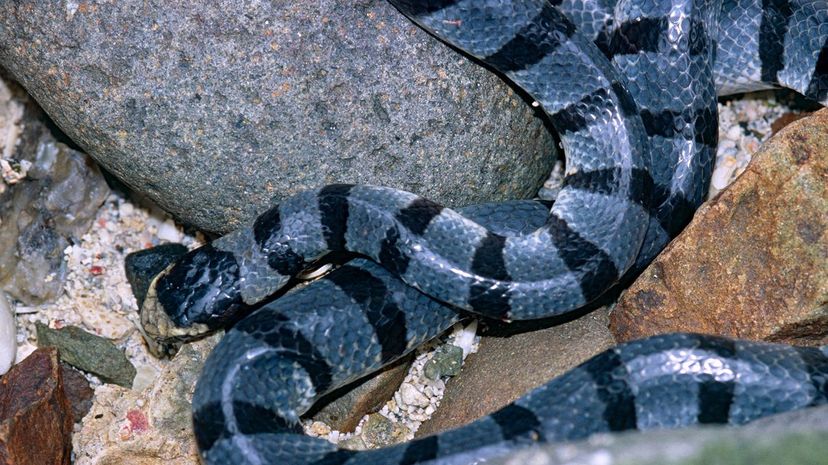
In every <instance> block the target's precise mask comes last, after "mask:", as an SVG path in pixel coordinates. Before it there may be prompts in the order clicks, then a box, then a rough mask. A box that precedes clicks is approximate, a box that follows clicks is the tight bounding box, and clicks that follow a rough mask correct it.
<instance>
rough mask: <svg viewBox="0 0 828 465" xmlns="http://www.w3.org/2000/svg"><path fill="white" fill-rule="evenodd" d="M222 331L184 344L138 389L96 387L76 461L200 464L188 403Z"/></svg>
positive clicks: (89, 464) (79, 464)
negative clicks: (146, 383) (154, 375)
mask: <svg viewBox="0 0 828 465" xmlns="http://www.w3.org/2000/svg"><path fill="white" fill-rule="evenodd" d="M222 335H223V334H217V335H214V336H212V337H209V338H206V339H203V340H200V341H197V342H194V343H192V344H185V345H184V346H183V347H182V348H181V350H180V351H179V352H178V354H176V356H175V357H174V358H173V359H172V360H171V361H169V362H168V363H167V364H166V366H165V367H164V369H163V371H162V372H161V374H160V375H159V376H158V379H156V380H155V382H154V383H152V384H151V385H150V386H148V387H146V388H144V389H143V390H141V391H135V390H132V389H126V388H122V387H120V386H114V385H102V386H99V387H98V388H97V389H96V390H95V402H94V404H93V406H92V410H91V411H90V412H89V414H87V415H86V416H85V417H84V418H83V422H82V425H81V430H80V431H79V432H78V433H76V434H75V435H74V436H73V438H72V441H73V444H74V446H75V451H76V452H75V454H76V455H75V457H76V458H75V464H76V465H116V464H117V465H120V464H127V463H128V464H130V465H170V464H176V465H199V464H200V463H201V462H200V460H199V458H198V450H197V448H196V443H195V436H194V435H193V422H192V411H191V403H192V400H193V389H195V384H196V381H197V380H198V376H199V375H200V373H201V367H202V366H204V360H205V359H206V358H207V355H208V354H209V353H210V351H211V350H213V348H214V347H215V346H216V344H217V343H218V341H219V339H220V338H221V336H222Z"/></svg>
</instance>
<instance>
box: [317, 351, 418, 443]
mask: <svg viewBox="0 0 828 465" xmlns="http://www.w3.org/2000/svg"><path fill="white" fill-rule="evenodd" d="M413 361H414V357H413V356H408V357H405V358H404V359H402V360H400V361H398V362H396V363H394V364H393V365H391V366H388V367H386V368H384V369H383V370H382V371H380V372H379V373H378V374H376V375H373V376H371V377H369V378H367V379H365V380H363V381H360V382H359V383H358V384H356V385H353V384H351V385H348V386H345V387H344V388H343V389H337V390H336V391H334V392H332V393H331V394H328V395H327V396H325V398H323V399H322V400H320V402H321V404H320V403H317V406H316V407H315V410H316V411H315V412H312V413H311V418H313V420H314V421H321V422H324V423H325V424H327V425H328V426H330V427H331V428H333V429H335V430H337V431H342V432H351V431H353V430H354V429H355V428H356V427H357V424H359V421H360V420H362V417H364V416H365V415H366V414H368V413H371V412H374V411H376V410H377V409H379V408H380V407H382V406H383V405H384V404H385V402H386V401H388V399H390V398H391V396H393V395H394V393H395V392H396V391H397V389H398V388H399V387H400V384H402V382H403V380H404V379H405V375H407V374H408V369H409V367H411V362H413ZM319 405H321V408H320V407H319ZM317 409H318V410H317Z"/></svg>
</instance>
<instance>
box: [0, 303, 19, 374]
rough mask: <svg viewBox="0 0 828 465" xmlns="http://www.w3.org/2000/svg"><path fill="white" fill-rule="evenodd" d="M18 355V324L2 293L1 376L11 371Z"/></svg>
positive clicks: (0, 309) (0, 331)
mask: <svg viewBox="0 0 828 465" xmlns="http://www.w3.org/2000/svg"><path fill="white" fill-rule="evenodd" d="M16 354H17V322H16V321H15V318H14V313H13V312H12V309H11V305H10V304H9V301H8V299H7V298H6V294H5V293H3V292H2V291H0V375H2V374H4V373H6V372H7V371H9V368H11V366H12V365H13V364H14V358H15V355H16Z"/></svg>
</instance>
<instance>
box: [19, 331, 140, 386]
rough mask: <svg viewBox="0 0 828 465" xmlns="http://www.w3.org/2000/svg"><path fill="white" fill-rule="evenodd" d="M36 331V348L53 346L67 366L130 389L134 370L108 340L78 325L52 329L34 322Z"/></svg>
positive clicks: (122, 354) (120, 351) (119, 350)
mask: <svg viewBox="0 0 828 465" xmlns="http://www.w3.org/2000/svg"><path fill="white" fill-rule="evenodd" d="M35 328H36V329H37V345H38V346H39V347H56V348H57V349H58V350H60V359H61V360H63V361H64V362H66V363H68V364H69V365H72V366H73V367H77V368H80V369H81V370H84V371H88V372H89V373H92V374H94V375H96V376H98V377H99V378H101V380H102V381H104V382H107V383H114V384H117V385H119V386H124V387H132V380H133V379H134V378H135V367H134V366H133V365H132V363H130V362H129V360H127V358H126V355H124V352H123V351H122V350H121V349H119V348H117V347H116V346H115V344H114V343H113V342H112V341H110V340H109V339H106V338H103V337H100V336H96V335H94V334H92V333H89V332H86V331H84V330H82V329H81V328H78V327H77V326H66V327H64V328H61V329H52V328H49V327H48V326H46V325H44V324H43V323H40V322H35Z"/></svg>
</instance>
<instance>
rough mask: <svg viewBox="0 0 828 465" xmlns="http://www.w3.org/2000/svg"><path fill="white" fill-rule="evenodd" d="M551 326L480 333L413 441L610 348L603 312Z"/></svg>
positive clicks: (490, 407)
mask: <svg viewBox="0 0 828 465" xmlns="http://www.w3.org/2000/svg"><path fill="white" fill-rule="evenodd" d="M552 321H553V320H549V322H545V323H543V325H544V326H546V327H544V328H542V329H538V328H537V327H535V328H533V329H534V330H532V331H528V329H529V328H530V327H531V326H533V325H532V324H530V323H528V322H527V323H525V324H519V325H513V326H511V327H510V326H502V327H496V328H494V330H492V331H489V332H484V333H483V337H482V338H481V340H480V348H479V350H478V351H477V353H474V354H471V355H469V356H468V358H467V359H466V363H465V365H464V366H463V369H462V370H461V371H460V374H459V375H457V376H456V377H454V378H451V379H450V380H449V381H447V382H446V391H445V396H444V397H443V400H442V401H441V402H440V408H438V409H437V411H436V412H435V413H434V416H432V417H431V420H429V421H426V422H424V423H423V424H422V426H420V429H419V430H417V433H416V436H417V437H422V436H428V435H429V434H433V433H437V432H440V431H443V430H446V429H450V428H454V427H457V426H460V425H464V424H466V423H469V422H471V421H473V420H475V419H477V418H479V417H481V416H483V415H486V414H488V413H491V412H493V411H495V410H497V409H499V408H501V407H503V406H505V405H506V404H508V403H510V402H512V401H513V400H515V399H517V398H519V397H521V396H523V395H524V394H526V392H528V391H529V390H531V389H533V388H535V387H538V386H540V385H542V384H545V383H546V382H547V381H549V380H550V379H552V378H554V377H556V376H558V375H560V374H562V373H564V372H565V371H567V370H569V369H571V368H573V367H575V366H576V365H578V364H579V363H581V362H583V361H585V360H587V359H588V358H590V357H592V356H593V355H595V354H597V353H599V352H602V351H603V350H605V349H607V348H609V347H610V346H612V345H613V341H612V337H611V335H610V333H609V331H608V330H607V311H606V309H604V308H601V309H598V310H595V311H594V312H592V313H589V314H587V315H584V316H582V317H581V318H577V319H573V320H572V321H568V322H565V323H562V324H554V325H552V326H549V323H551V322H552ZM555 323H558V322H557V321H556V322H555ZM527 331H528V332H527Z"/></svg>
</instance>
